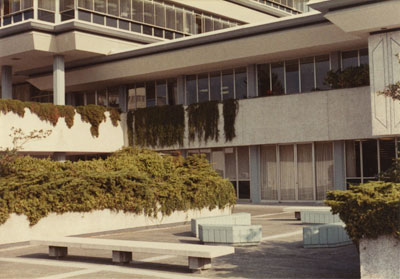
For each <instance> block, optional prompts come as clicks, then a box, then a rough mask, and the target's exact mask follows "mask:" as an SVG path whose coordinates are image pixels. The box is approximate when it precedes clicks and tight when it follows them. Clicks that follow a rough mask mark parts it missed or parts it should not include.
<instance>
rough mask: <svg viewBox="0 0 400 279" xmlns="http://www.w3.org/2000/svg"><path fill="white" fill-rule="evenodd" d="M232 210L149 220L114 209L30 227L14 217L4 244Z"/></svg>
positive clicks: (0, 228) (1, 228) (2, 236)
mask: <svg viewBox="0 0 400 279" xmlns="http://www.w3.org/2000/svg"><path fill="white" fill-rule="evenodd" d="M230 213H231V210H230V208H226V209H224V210H219V209H214V210H208V209H203V210H189V211H188V212H183V211H178V212H174V213H173V214H171V216H162V215H161V214H159V216H158V217H157V218H150V217H145V216H144V215H136V214H132V213H123V212H113V211H110V210H108V209H107V210H101V211H100V210H96V211H93V212H88V213H65V214H62V215H57V214H55V213H51V214H49V216H47V217H45V218H43V219H41V220H40V221H39V223H37V224H36V225H34V226H32V227H30V226H29V222H28V220H27V218H26V216H24V215H20V216H18V215H16V214H11V217H10V218H9V219H8V220H7V221H6V223H4V224H2V225H0V245H1V244H9V243H16V242H22V241H29V240H30V239H34V238H41V239H43V238H44V239H45V238H46V237H57V236H71V235H77V234H89V233H97V232H105V231H113V230H123V229H132V228H139V227H145V226H152V225H161V224H170V223H178V222H190V220H191V219H192V218H198V217H207V216H216V215H221V214H230Z"/></svg>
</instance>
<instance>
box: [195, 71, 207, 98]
mask: <svg viewBox="0 0 400 279" xmlns="http://www.w3.org/2000/svg"><path fill="white" fill-rule="evenodd" d="M197 92H199V103H201V102H206V101H208V100H209V95H208V93H209V91H208V74H201V75H198V77H197Z"/></svg>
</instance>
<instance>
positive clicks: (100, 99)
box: [97, 89, 107, 106]
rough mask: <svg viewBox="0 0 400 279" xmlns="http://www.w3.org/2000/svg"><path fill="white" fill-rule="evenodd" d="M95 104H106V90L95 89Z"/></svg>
mask: <svg viewBox="0 0 400 279" xmlns="http://www.w3.org/2000/svg"><path fill="white" fill-rule="evenodd" d="M97 105H99V106H107V92H106V90H105V89H103V90H97Z"/></svg>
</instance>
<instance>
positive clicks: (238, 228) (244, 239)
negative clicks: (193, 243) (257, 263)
mask: <svg viewBox="0 0 400 279" xmlns="http://www.w3.org/2000/svg"><path fill="white" fill-rule="evenodd" d="M261 236H262V230H261V226H260V225H214V224H204V225H199V238H200V240H201V241H202V242H203V243H205V244H230V245H257V244H259V243H260V242H261Z"/></svg>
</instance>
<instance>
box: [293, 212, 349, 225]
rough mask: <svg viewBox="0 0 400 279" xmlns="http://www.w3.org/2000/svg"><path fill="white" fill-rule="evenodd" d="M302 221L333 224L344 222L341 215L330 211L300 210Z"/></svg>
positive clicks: (305, 222)
mask: <svg viewBox="0 0 400 279" xmlns="http://www.w3.org/2000/svg"><path fill="white" fill-rule="evenodd" d="M300 218H301V222H302V223H303V224H333V223H342V220H341V219H340V218H339V215H337V214H335V215H334V214H332V212H330V211H325V210H324V211H317V210H315V211H309V210H307V211H301V212H300Z"/></svg>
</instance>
